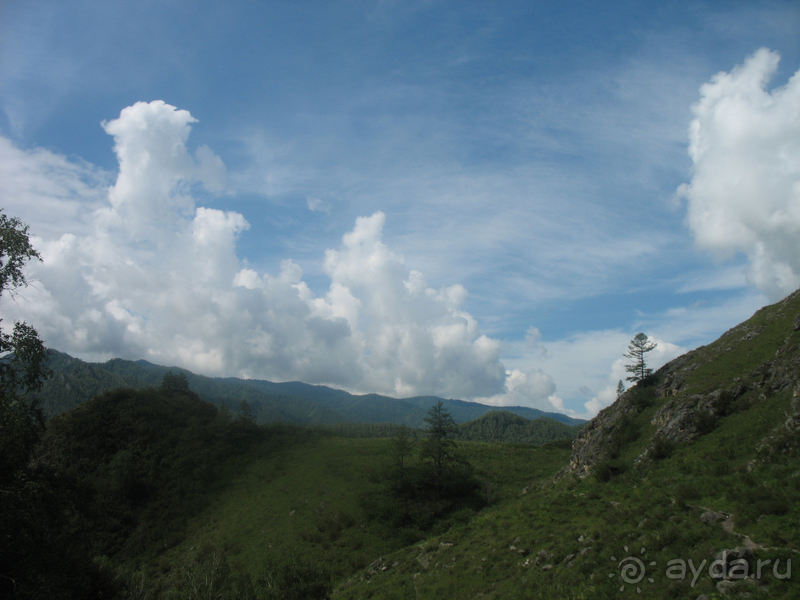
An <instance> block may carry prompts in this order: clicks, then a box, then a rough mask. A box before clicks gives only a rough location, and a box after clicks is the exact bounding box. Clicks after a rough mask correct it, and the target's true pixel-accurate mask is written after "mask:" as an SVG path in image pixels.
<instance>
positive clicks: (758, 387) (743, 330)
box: [558, 290, 800, 478]
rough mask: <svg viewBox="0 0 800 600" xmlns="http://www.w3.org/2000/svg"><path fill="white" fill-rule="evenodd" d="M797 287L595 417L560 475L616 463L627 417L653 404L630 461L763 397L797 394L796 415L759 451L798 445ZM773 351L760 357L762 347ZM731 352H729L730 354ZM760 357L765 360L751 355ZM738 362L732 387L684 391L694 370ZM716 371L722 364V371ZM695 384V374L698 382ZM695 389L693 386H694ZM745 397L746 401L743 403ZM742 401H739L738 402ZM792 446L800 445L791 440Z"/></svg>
mask: <svg viewBox="0 0 800 600" xmlns="http://www.w3.org/2000/svg"><path fill="white" fill-rule="evenodd" d="M798 331H800V290H798V291H797V292H795V293H794V294H791V295H790V296H788V297H787V298H785V299H784V300H782V301H781V302H779V303H777V304H775V305H772V306H769V307H766V308H763V309H761V310H759V311H758V312H757V313H756V314H755V315H754V316H753V317H752V318H751V319H749V320H748V321H746V322H744V323H742V324H740V325H738V326H736V327H734V328H732V329H731V330H729V331H727V332H726V333H725V334H723V335H722V336H721V337H720V338H719V339H718V340H717V341H716V342H714V343H713V344H710V345H709V346H705V347H702V348H698V349H697V350H694V351H692V352H689V353H687V354H685V355H683V356H681V357H679V358H677V359H675V360H673V361H672V362H670V363H669V364H667V365H665V366H664V367H662V368H661V369H659V370H658V371H657V372H656V373H655V374H654V375H653V376H652V379H651V380H650V381H648V382H643V383H646V385H649V386H650V388H651V389H649V390H643V389H641V386H642V385H643V384H642V383H640V384H639V385H638V386H635V387H634V388H631V389H630V390H628V391H626V392H625V393H623V394H622V395H621V396H620V397H619V398H618V399H617V401H616V402H615V403H614V404H612V405H611V406H609V407H607V408H605V409H604V410H602V411H600V413H599V414H598V415H597V416H596V417H595V418H594V419H593V420H592V421H591V422H590V423H589V424H588V425H587V426H586V427H585V428H584V429H583V430H581V431H580V433H579V434H578V436H577V437H576V438H575V440H574V442H573V444H572V457H571V460H570V464H569V466H568V467H567V468H566V469H565V470H564V471H562V472H561V473H560V474H559V476H558V477H559V478H560V477H563V476H564V475H567V474H571V475H576V476H578V477H585V476H587V475H589V474H590V473H592V470H593V468H594V467H596V466H597V465H599V464H600V463H602V462H604V461H607V460H608V459H610V458H614V456H615V454H616V452H617V450H618V449H619V448H620V447H621V445H622V444H624V443H626V442H627V441H629V440H626V436H629V435H630V432H626V431H625V430H626V428H629V426H630V423H631V422H632V420H633V419H634V418H635V417H636V416H637V415H639V414H640V413H641V412H642V411H643V410H645V409H646V408H648V407H649V406H651V405H650V404H648V403H647V402H644V404H643V400H642V398H643V397H644V398H646V399H647V398H649V399H651V400H652V401H653V402H654V403H655V406H658V409H657V410H656V411H655V413H654V415H653V416H652V418H651V421H650V422H651V424H652V425H655V432H654V433H653V435H652V437H651V440H650V444H649V445H648V446H647V447H646V448H644V450H643V452H642V453H641V454H640V455H639V456H638V457H637V459H636V460H635V462H640V461H642V460H646V459H647V458H648V457H649V456H652V455H653V450H654V447H655V446H656V445H657V444H661V445H662V446H663V444H664V443H667V444H673V445H676V444H684V443H687V442H690V441H691V440H693V439H695V438H696V437H698V436H700V435H703V434H705V433H708V432H709V431H711V430H713V429H714V428H715V427H716V424H717V422H718V420H719V419H720V418H722V417H723V416H725V415H726V414H729V413H730V411H732V410H741V409H742V406H746V405H747V403H754V402H760V401H763V400H765V399H766V398H767V397H768V396H770V395H772V394H775V393H778V392H784V391H786V390H789V389H793V390H794V392H793V393H794V396H795V402H794V403H793V408H794V410H793V412H792V413H791V414H787V416H786V422H785V423H783V424H782V425H781V426H779V427H777V428H776V430H775V431H774V432H773V434H771V435H770V436H768V437H767V438H765V439H764V440H763V441H762V443H761V445H760V450H759V452H760V453H761V454H764V453H769V452H774V451H779V449H781V448H783V447H785V446H786V444H787V440H789V439H790V438H791V439H794V440H797V438H798V435H797V434H798V433H800V406H798V404H800V335H797V332H798ZM770 347H772V348H775V350H774V351H770V352H767V353H765V349H766V350H769V348H770ZM754 349H755V350H754ZM731 353H733V354H731ZM754 356H761V357H762V358H754ZM732 363H733V364H735V365H741V369H742V371H741V372H740V373H737V374H736V376H734V377H733V378H732V380H731V381H730V382H724V383H723V384H722V385H720V386H719V387H717V388H715V389H710V390H698V389H687V388H690V387H691V386H689V385H687V382H688V381H689V380H690V379H692V377H693V374H694V372H695V371H697V370H698V369H702V371H701V373H705V374H710V376H709V377H708V378H709V380H711V381H713V380H714V379H715V378H714V376H713V375H714V372H715V369H716V368H717V365H725V366H724V368H725V369H727V370H731V366H730V365H731V364H732ZM719 368H720V369H721V368H723V367H719ZM695 379H697V377H695ZM695 388H697V385H695ZM744 396H746V398H743V397H744ZM740 399H742V400H740ZM795 443H796V444H797V443H798V442H795Z"/></svg>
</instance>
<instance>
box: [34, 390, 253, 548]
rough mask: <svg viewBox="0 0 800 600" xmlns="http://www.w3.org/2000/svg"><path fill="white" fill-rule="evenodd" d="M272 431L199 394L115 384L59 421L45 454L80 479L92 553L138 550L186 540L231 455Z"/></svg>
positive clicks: (52, 424)
mask: <svg viewBox="0 0 800 600" xmlns="http://www.w3.org/2000/svg"><path fill="white" fill-rule="evenodd" d="M263 435H264V430H262V429H260V428H258V427H255V426H251V425H249V424H242V423H239V422H237V421H230V420H228V419H226V418H224V417H222V416H220V414H219V412H218V410H217V408H216V406H214V405H213V404H210V403H208V402H205V401H203V400H200V399H199V398H198V397H197V395H196V394H194V393H192V392H188V393H183V394H177V393H170V394H167V393H164V392H162V391H160V390H157V389H154V388H150V389H146V390H132V389H124V390H115V391H111V392H107V393H105V394H103V395H101V396H97V397H95V398H93V399H92V400H90V401H88V402H85V403H84V404H82V405H81V406H79V407H77V408H76V409H74V410H72V411H70V412H68V413H65V414H63V415H60V416H58V417H56V418H54V419H53V420H51V421H50V423H49V425H48V430H47V433H46V435H45V436H44V438H43V440H42V447H43V460H47V461H49V462H50V463H52V464H53V465H55V466H56V467H57V468H58V469H59V470H61V471H62V472H63V473H65V474H67V475H68V476H70V477H72V478H73V479H74V480H75V481H76V482H78V485H79V486H80V489H81V490H82V493H83V494H84V502H85V503H86V505H87V506H89V507H90V512H91V523H90V525H91V527H90V529H91V532H92V538H91V540H90V542H91V548H92V552H93V555H105V556H110V557H114V556H120V557H132V556H137V555H140V554H142V553H146V552H153V551H158V550H159V549H164V548H167V547H169V546H170V545H172V544H175V543H177V542H178V541H180V536H181V535H182V530H183V526H184V524H185V521H186V519H187V518H188V516H190V515H191V514H192V513H194V512H195V511H196V510H198V509H199V508H200V507H201V506H202V502H203V497H204V494H205V492H207V491H208V490H209V489H210V488H211V487H213V486H216V485H221V482H223V481H224V479H225V477H224V474H225V472H226V460H227V459H228V458H230V457H232V456H234V455H237V454H241V453H243V452H245V451H246V450H247V449H248V448H249V447H250V446H251V445H252V443H253V442H254V441H256V440H258V439H260V438H262V437H263Z"/></svg>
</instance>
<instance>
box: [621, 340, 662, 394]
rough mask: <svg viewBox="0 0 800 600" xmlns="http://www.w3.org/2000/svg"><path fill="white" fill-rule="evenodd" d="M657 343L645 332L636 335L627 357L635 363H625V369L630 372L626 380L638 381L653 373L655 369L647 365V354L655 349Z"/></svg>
mask: <svg viewBox="0 0 800 600" xmlns="http://www.w3.org/2000/svg"><path fill="white" fill-rule="evenodd" d="M656 346H657V344H656V343H655V342H653V341H651V340H650V338H648V337H647V336H646V335H645V334H644V333H637V334H636V337H635V338H633V339H632V340H631V343H630V344H628V352H627V354H624V355H623V356H625V358H630V359H631V360H632V361H633V364H630V365H625V370H626V371H627V372H628V373H630V374H631V375H630V376H629V377H626V378H625V380H626V381H632V382H634V383H638V382H639V381H641V380H642V379H644V378H645V377H647V376H648V375H651V374H652V373H653V369H651V368H649V367H648V366H647V362H646V361H645V355H646V354H649V353H650V352H652V351H653V350H655V348H656Z"/></svg>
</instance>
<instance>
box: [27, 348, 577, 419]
mask: <svg viewBox="0 0 800 600" xmlns="http://www.w3.org/2000/svg"><path fill="white" fill-rule="evenodd" d="M48 357H49V367H50V369H52V371H53V374H54V376H53V377H52V378H51V379H49V380H48V381H47V382H45V384H44V386H43V388H42V389H41V390H40V391H38V392H36V393H33V394H32V395H31V397H32V398H33V399H35V400H36V401H38V402H39V403H40V404H41V406H42V407H43V409H44V411H45V415H46V416H48V417H52V416H54V415H57V414H60V413H61V412H64V411H66V410H69V409H70V408H73V407H75V406H77V405H78V404H80V403H81V402H84V401H86V400H88V399H89V398H91V397H92V396H94V395H96V394H100V393H102V392H104V391H106V390H110V389H114V388H118V387H132V388H144V387H150V386H156V385H158V384H159V382H160V381H161V379H162V378H163V377H164V375H165V374H166V373H167V372H169V371H172V372H175V373H183V374H185V375H186V377H187V380H188V382H189V384H190V386H191V389H192V390H193V391H194V392H195V393H197V394H198V396H199V397H200V398H202V399H204V400H207V401H209V402H211V403H213V404H217V405H221V404H225V405H227V406H228V408H230V409H231V410H232V411H235V412H238V411H239V409H240V406H241V402H242V401H243V400H245V401H247V403H248V405H249V406H250V409H251V410H252V413H253V415H254V416H255V418H256V421H257V422H259V423H272V422H283V423H293V424H296V425H322V424H332V423H394V424H398V425H408V426H409V427H422V426H424V418H425V414H426V412H427V411H428V410H429V409H430V408H431V407H432V406H435V405H436V403H437V402H439V401H442V402H444V403H445V406H446V407H447V409H448V411H449V412H450V413H451V414H452V415H453V418H454V419H455V421H456V422H457V423H465V422H467V421H471V420H473V419H477V418H478V417H481V416H482V415H484V414H486V413H487V412H489V411H492V410H496V407H493V406H487V405H485V404H479V403H475V402H465V401H463V400H446V399H443V398H437V397H435V396H421V397H416V398H404V399H401V400H398V399H395V398H389V397H387V396H381V395H378V394H366V395H363V396H357V395H353V394H349V393H348V392H345V391H342V390H336V389H332V388H329V387H326V386H321V385H309V384H305V383H300V382H287V383H273V382H270V381H261V380H249V379H247V380H245V379H236V378H215V377H205V376H202V375H196V374H194V373H191V372H190V371H187V370H185V369H180V368H177V367H169V368H168V367H163V366H159V365H154V364H152V363H149V362H147V361H143V360H139V361H129V360H122V359H113V360H110V361H108V362H105V363H102V364H100V363H86V362H84V361H81V360H79V359H76V358H73V357H71V356H69V355H67V354H63V353H61V352H57V351H55V350H49V351H48ZM503 410H506V411H509V412H512V413H514V414H517V415H520V416H523V417H525V418H526V419H536V418H539V417H547V418H550V419H554V420H556V421H560V422H562V423H565V424H567V425H580V424H583V423H585V421H581V420H580V419H573V418H571V417H568V416H566V415H563V414H560V413H549V412H543V411H541V410H538V409H534V408H528V407H523V406H509V407H503Z"/></svg>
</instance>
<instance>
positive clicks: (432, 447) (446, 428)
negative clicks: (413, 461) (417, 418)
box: [420, 400, 457, 481]
mask: <svg viewBox="0 0 800 600" xmlns="http://www.w3.org/2000/svg"><path fill="white" fill-rule="evenodd" d="M424 421H425V422H426V423H427V424H428V428H427V429H426V430H425V433H426V435H427V438H426V439H425V440H423V442H422V446H421V448H420V458H422V460H423V461H430V462H431V463H432V465H433V471H434V474H435V476H436V479H437V481H441V479H442V476H443V475H444V472H445V470H446V468H447V466H448V465H449V463H451V462H453V461H455V460H456V456H455V446H456V443H455V441H453V439H452V435H453V434H454V433H455V431H456V429H457V427H456V422H455V420H454V419H453V417H452V415H451V414H450V413H449V412H448V411H447V409H446V408H444V405H443V403H442V401H441V400H440V401H439V402H438V403H437V404H436V406H433V407H431V409H430V410H429V411H428V416H427V417H425V419H424Z"/></svg>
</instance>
